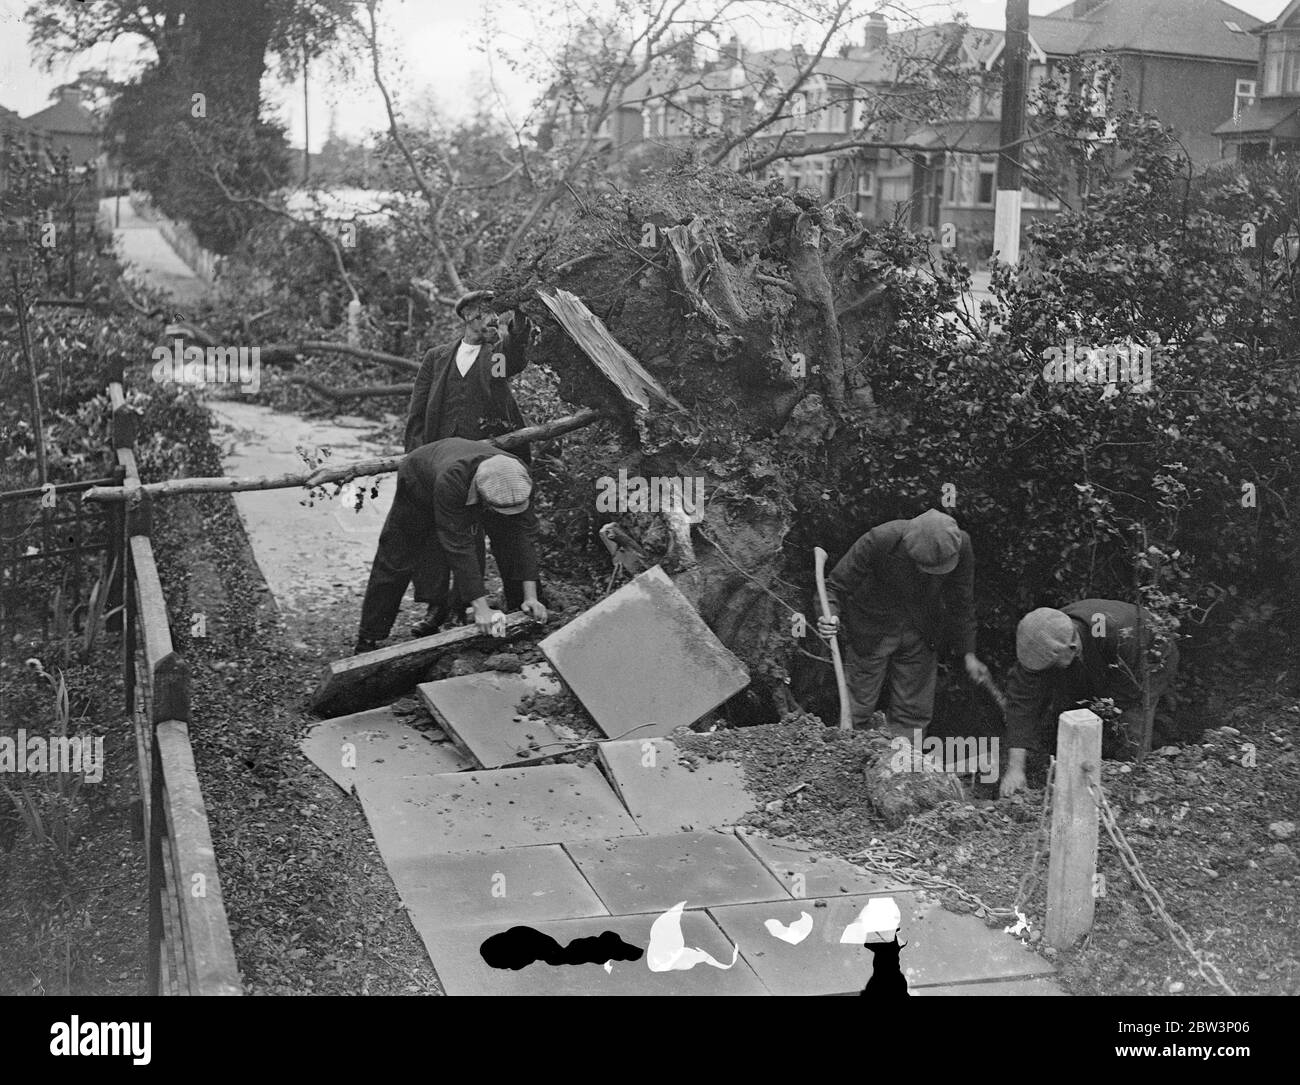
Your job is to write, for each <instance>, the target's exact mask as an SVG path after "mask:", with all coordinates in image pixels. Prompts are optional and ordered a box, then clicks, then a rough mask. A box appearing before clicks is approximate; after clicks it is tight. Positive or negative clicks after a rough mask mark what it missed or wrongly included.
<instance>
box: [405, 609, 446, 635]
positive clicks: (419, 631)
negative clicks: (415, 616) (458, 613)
mask: <svg viewBox="0 0 1300 1085" xmlns="http://www.w3.org/2000/svg"><path fill="white" fill-rule="evenodd" d="M450 615H451V607H450V606H448V605H446V604H443V605H441V606H438V605H436V604H433V603H431V604H429V610H428V612H427V613H426V614H425V616H424V617H423V618H421V619H420V620H419V621H418V622H416V623H415V624H414V625H413V626H411V636H413V637H431V636H433V634H435V633H436V632H438V630H440V629H441V628H442V626H443V623H444V622H445V621H446V620H447V618H448V617H450Z"/></svg>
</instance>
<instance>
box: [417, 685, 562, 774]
mask: <svg viewBox="0 0 1300 1085" xmlns="http://www.w3.org/2000/svg"><path fill="white" fill-rule="evenodd" d="M554 685H555V684H554V683H551V688H552V689H553V688H554ZM419 690H420V697H421V698H422V699H423V701H424V703H425V704H426V705H428V706H429V711H430V712H432V713H433V718H434V719H436V720H437V721H438V723H439V724H440V725H441V726H442V728H443V730H444V731H446V732H447V734H448V735H450V736H451V739H452V741H453V742H455V743H456V745H457V746H459V747H460V749H461V750H462V751H463V752H464V753H465V754H466V755H468V756H469V757H470V758H472V759H473V761H474V763H475V764H476V765H478V766H479V767H480V768H485V769H495V768H501V767H502V766H510V765H516V766H517V765H527V764H531V763H533V762H536V761H537V760H539V759H541V758H544V757H554V756H555V755H556V754H557V753H562V752H564V751H563V749H562V748H561V747H560V746H558V745H557V743H559V742H560V737H559V735H557V734H556V733H555V732H554V731H552V730H551V729H550V728H549V727H548V726H547V725H546V722H545V721H544V720H541V719H538V718H536V717H533V716H526V715H521V714H520V710H519V702H520V701H521V700H522V699H523V698H524V697H526V696H528V694H530V693H536V692H539V690H540V683H538V682H536V681H533V680H531V679H529V678H527V677H525V676H524V675H522V674H504V673H502V672H500V671H484V672H482V673H480V674H466V675H462V676H460V677H458V678H444V679H442V680H441V681H438V682H425V683H423V684H422V685H420V687H419Z"/></svg>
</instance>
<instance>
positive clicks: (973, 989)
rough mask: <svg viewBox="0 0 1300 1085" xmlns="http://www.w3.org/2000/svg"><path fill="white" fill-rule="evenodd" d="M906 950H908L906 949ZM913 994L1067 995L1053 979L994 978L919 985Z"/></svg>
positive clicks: (1027, 996)
mask: <svg viewBox="0 0 1300 1085" xmlns="http://www.w3.org/2000/svg"><path fill="white" fill-rule="evenodd" d="M904 952H907V951H906V950H904ZM908 993H909V994H913V995H976V996H979V997H987V996H989V995H1003V996H1007V995H1009V996H1011V997H1013V998H1043V997H1045V996H1053V995H1067V994H1068V992H1067V991H1065V990H1064V989H1063V988H1062V987H1061V986H1060V985H1059V984H1058V983H1056V982H1054V981H1053V980H1045V979H1044V980H994V981H992V982H987V983H954V984H946V985H945V986H942V987H917V988H915V989H914V990H911V991H909V992H908Z"/></svg>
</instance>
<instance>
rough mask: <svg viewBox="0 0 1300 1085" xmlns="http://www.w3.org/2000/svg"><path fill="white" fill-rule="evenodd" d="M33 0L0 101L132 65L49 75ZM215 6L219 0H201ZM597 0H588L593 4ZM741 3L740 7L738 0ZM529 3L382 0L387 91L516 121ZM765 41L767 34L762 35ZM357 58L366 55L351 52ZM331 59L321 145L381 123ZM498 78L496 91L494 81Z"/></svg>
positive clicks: (12, 23)
mask: <svg viewBox="0 0 1300 1085" xmlns="http://www.w3.org/2000/svg"><path fill="white" fill-rule="evenodd" d="M29 2H30V0H0V105H3V106H5V107H7V108H9V109H12V110H14V111H16V112H17V113H19V114H20V115H21V116H28V115H30V114H31V113H34V112H36V111H37V110H39V109H43V108H44V107H45V106H46V105H47V104H49V101H50V94H51V92H52V91H53V89H54V87H56V86H58V85H59V84H60V83H64V82H67V81H68V80H69V79H71V78H73V77H75V75H76V74H77V72H78V71H79V70H80V69H83V68H90V67H107V68H108V69H109V70H110V71H111V72H112V73H113V74H115V75H117V76H118V77H122V76H124V75H125V74H126V73H128V72H129V71H130V70H131V66H132V64H133V62H135V61H137V60H138V58H139V57H140V55H141V54H140V51H139V49H138V47H137V46H136V45H134V44H133V42H132V40H131V39H126V38H123V39H120V40H119V41H117V42H115V43H101V44H100V45H98V46H96V47H95V48H94V49H92V50H90V51H89V52H88V53H86V54H83V55H82V56H81V57H79V58H77V59H75V60H73V61H70V62H69V61H64V62H60V63H58V64H56V65H55V67H54V69H53V71H52V72H50V73H46V72H44V71H42V70H41V69H40V68H39V67H38V66H37V64H36V63H35V61H34V59H33V57H32V55H31V51H30V50H29V48H28V46H27V27H26V24H25V23H24V22H23V19H22V15H23V12H24V11H25V10H26V8H27V6H28V4H29ZM208 2H210V3H220V2H221V0H208ZM601 2H602V0H590V3H591V4H593V5H597V6H598V5H599V4H600V3H601ZM1064 2H1065V0H1030V5H1029V10H1030V13H1031V14H1034V15H1044V14H1047V13H1048V12H1050V11H1054V10H1056V9H1057V8H1059V7H1061V6H1062V5H1063V3H1064ZM894 3H895V5H896V6H897V7H901V8H905V9H908V10H910V11H913V12H915V13H917V15H918V16H919V17H920V18H921V19H922V20H923V21H924V22H926V23H934V22H940V21H943V20H944V19H945V18H948V17H950V15H951V13H952V12H953V11H954V10H956V11H961V12H964V13H965V14H966V17H967V18H968V19H969V21H970V23H971V24H972V25H973V26H980V27H988V28H992V29H1001V28H1002V26H1003V25H1004V16H1005V10H1006V7H1005V0H961V2H957V3H949V2H947V0H939V2H935V0H894ZM1285 5H1286V0H1236V2H1235V4H1234V6H1235V7H1237V8H1239V9H1240V10H1243V11H1245V12H1247V13H1248V14H1250V15H1254V16H1255V17H1257V18H1260V19H1272V18H1274V17H1275V16H1276V15H1277V14H1278V13H1279V12H1280V11H1281V10H1282V9H1283V7H1285ZM739 6H740V7H741V8H743V7H745V6H746V5H744V4H741V5H739ZM529 9H530V4H529V2H528V0H383V3H382V5H381V32H380V33H381V37H380V41H381V44H382V46H383V50H384V58H385V61H384V74H385V78H386V80H388V81H389V82H390V83H391V87H390V90H391V91H392V92H393V93H394V97H395V98H396V99H397V101H398V104H399V108H400V107H402V106H412V107H419V106H421V105H423V106H426V107H427V106H429V105H432V106H434V107H435V108H436V109H437V111H438V112H439V113H440V114H441V115H443V116H446V117H447V118H449V119H453V120H454V119H456V118H459V117H464V116H466V115H468V114H470V113H471V112H473V111H474V109H475V106H476V105H477V104H479V103H480V102H484V101H487V102H488V103H490V104H491V105H492V106H493V108H494V110H495V111H502V112H504V113H505V114H506V115H508V116H509V118H510V119H511V120H513V121H514V122H515V123H519V122H521V121H522V120H523V119H524V117H525V115H526V113H527V109H528V105H529V103H530V101H531V99H532V96H533V93H534V88H533V84H531V83H530V82H529V81H528V80H527V79H526V78H525V77H524V76H523V75H522V74H520V73H518V72H515V71H512V69H511V67H510V66H509V64H508V63H507V62H506V61H507V58H508V57H511V56H516V57H523V58H527V57H528V56H529V55H530V54H531V55H532V56H533V57H536V55H537V52H538V50H537V42H538V40H539V37H540V36H541V35H543V34H544V33H545V28H543V27H539V26H538V25H537V21H536V18H535V17H534V16H533V15H532V14H530V10H529ZM488 26H490V27H491V31H490V33H491V41H492V48H491V49H490V50H485V49H483V48H481V47H480V46H481V44H482V43H483V42H484V39H485V27H488ZM813 31H814V27H812V26H811V25H810V26H809V27H808V29H807V32H806V37H805V42H806V43H807V44H809V45H812V44H813ZM739 32H740V36H741V38H742V40H745V41H747V42H748V43H749V44H751V45H756V46H758V47H766V48H773V47H779V46H783V45H789V44H790V36H789V31H788V30H787V31H780V32H778V31H772V30H769V31H767V32H764V31H763V30H762V29H761V28H757V27H755V26H754V25H753V24H752V20H750V21H748V22H742V23H741V25H740V28H739ZM764 39H766V40H764ZM353 59H354V61H356V60H360V61H364V59H365V58H364V57H354V58H353ZM333 67H334V65H331V64H318V65H316V66H314V67H313V68H312V70H311V71H310V72H309V76H308V94H307V109H306V114H307V117H308V120H309V122H310V135H311V139H310V144H311V149H312V150H313V151H316V150H319V149H320V144H321V141H322V140H323V139H324V137H325V135H326V133H327V131H328V129H329V127H330V124H331V122H332V123H333V124H334V126H335V128H336V129H337V131H338V132H339V134H340V135H342V136H345V137H349V138H360V137H362V136H364V135H365V134H366V133H367V132H369V131H372V130H374V129H377V128H382V127H386V120H385V114H384V110H383V101H382V99H381V98H380V96H379V93H378V91H377V90H376V88H375V86H374V83H373V81H372V79H371V78H370V73H369V68H368V66H366V65H365V64H364V63H361V64H359V69H360V70H359V71H358V72H357V73H356V74H355V75H353V76H352V77H351V78H344V77H343V76H342V75H340V74H339V73H338V72H336V71H333V70H331V69H332V68H333ZM494 84H495V88H496V90H495V91H494V89H493V86H494ZM263 89H264V93H265V97H266V100H267V102H268V103H269V104H270V106H271V107H272V110H273V112H274V113H275V114H276V115H277V116H278V118H279V119H280V121H281V122H282V123H284V124H286V125H287V126H288V130H289V141H290V143H291V144H294V145H296V146H298V147H301V146H302V140H303V116H304V108H303V86H302V82H301V81H300V80H299V81H297V82H295V83H293V84H289V85H285V84H282V83H280V82H279V81H278V80H276V79H274V78H272V77H268V78H267V80H266V81H265V83H264V87H263Z"/></svg>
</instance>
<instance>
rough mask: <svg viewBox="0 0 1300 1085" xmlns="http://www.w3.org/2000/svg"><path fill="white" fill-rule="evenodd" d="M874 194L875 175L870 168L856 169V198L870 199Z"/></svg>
mask: <svg viewBox="0 0 1300 1085" xmlns="http://www.w3.org/2000/svg"><path fill="white" fill-rule="evenodd" d="M875 194H876V175H875V174H874V173H872V172H871V170H864V169H860V170H858V199H859V200H870V199H872V198H873V197H874V196H875Z"/></svg>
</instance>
